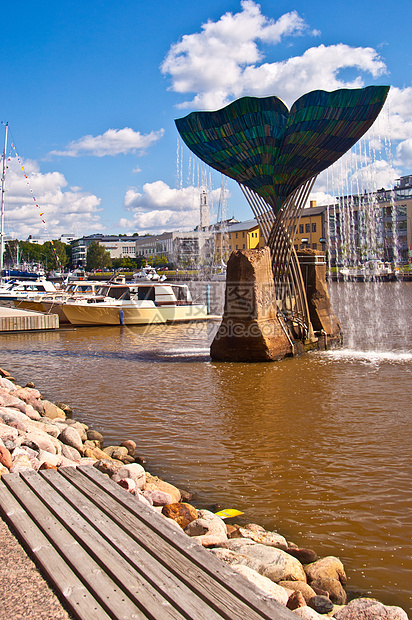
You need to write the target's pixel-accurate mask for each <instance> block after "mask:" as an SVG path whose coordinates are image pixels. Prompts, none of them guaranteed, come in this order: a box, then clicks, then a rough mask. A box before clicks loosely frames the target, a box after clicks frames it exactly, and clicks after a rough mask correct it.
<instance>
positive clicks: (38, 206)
mask: <svg viewBox="0 0 412 620" xmlns="http://www.w3.org/2000/svg"><path fill="white" fill-rule="evenodd" d="M11 148H12V149H13V151H14V154H15V156H16V159H17V161H18V163H19V166H20V168H21V170H22V172H23V176H24V178H25V179H26V184H27V186H28V188H29V191H30V193H31V195H32V198H33V201H34V204H35V205H36V207H37V209H38V210H39V216H40V219H41V221H42V222H43V224H44V226H43V229H44V232H45V233H46V235H47V237H48V239H49V241H50V244H51V246H52V250H53V252H54V255H55V257H56V262H57V265H58V266H59V268H61V264H60V259H59V255H58V254H57V250H56V247H55V245H54V242H53V239H52V238H51V237H50V235H49V233H48V230H47V225H46V220H45V219H43V216H44V211H42V210H41V207H40V205H39V204H38V202H37V199H36V196H35V195H34V194H33V189H32V188H31V186H30V180H29V177H28V176H27V174H26V173H25V172H24V166H23V164H22V161H21V159H20V156H19V154H18V152H17V151H16V147H15V146H14V144H13V143H12V144H11ZM10 159H11V158H10V157H9V158H8V161H10Z"/></svg>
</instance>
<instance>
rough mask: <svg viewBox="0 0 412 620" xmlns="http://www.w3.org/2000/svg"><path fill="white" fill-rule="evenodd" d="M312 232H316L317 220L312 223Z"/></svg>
mask: <svg viewBox="0 0 412 620" xmlns="http://www.w3.org/2000/svg"><path fill="white" fill-rule="evenodd" d="M312 232H316V222H313V223H312Z"/></svg>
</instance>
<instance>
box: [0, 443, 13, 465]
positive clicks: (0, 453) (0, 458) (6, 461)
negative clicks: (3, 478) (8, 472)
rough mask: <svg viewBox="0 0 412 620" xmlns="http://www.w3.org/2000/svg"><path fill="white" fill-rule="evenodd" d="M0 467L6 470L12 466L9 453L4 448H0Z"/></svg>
mask: <svg viewBox="0 0 412 620" xmlns="http://www.w3.org/2000/svg"><path fill="white" fill-rule="evenodd" d="M0 465H2V466H3V467H7V469H10V467H11V466H12V460H11V454H10V451H9V450H7V448H5V447H4V446H0Z"/></svg>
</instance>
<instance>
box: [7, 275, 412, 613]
mask: <svg viewBox="0 0 412 620" xmlns="http://www.w3.org/2000/svg"><path fill="white" fill-rule="evenodd" d="M353 286H357V287H358V288H357V289H355V290H353V289H349V293H350V294H349V295H348V290H347V289H344V288H343V287H342V288H340V285H336V286H335V287H334V289H333V290H332V296H333V303H334V308H335V310H336V313H337V315H338V316H339V318H340V320H341V322H342V325H343V329H344V333H345V334H346V335H347V340H346V342H347V344H346V345H345V348H344V349H341V350H336V351H328V352H325V353H312V354H308V355H306V356H303V357H301V358H295V359H286V360H283V361H281V362H276V363H267V364H266V363H262V364H227V363H218V362H212V361H211V360H210V358H209V354H208V351H209V344H210V342H211V339H212V337H213V333H214V332H213V330H216V328H217V325H216V324H211V325H208V326H205V325H203V326H201V325H198V326H193V325H191V326H189V325H180V326H173V327H164V326H156V328H151V329H146V328H144V327H123V328H119V327H106V328H102V327H96V328H81V329H75V330H73V329H69V330H61V331H59V332H52V333H47V332H45V333H41V334H9V335H5V336H2V337H1V342H2V366H5V367H6V368H8V369H10V370H11V371H12V372H13V374H15V375H16V376H17V377H19V378H22V379H23V380H25V379H27V380H28V379H31V380H33V381H34V382H35V383H36V385H37V386H38V387H39V388H40V389H41V390H42V392H43V393H44V395H45V396H46V397H49V398H51V399H52V400H64V401H67V402H69V403H71V404H72V406H73V407H74V410H75V414H76V417H78V418H79V419H82V420H84V421H85V422H87V423H88V424H89V425H91V426H93V427H94V428H96V429H99V430H102V431H103V432H104V434H105V436H106V437H107V440H108V442H112V441H113V442H119V441H122V440H123V439H125V438H126V437H130V438H132V439H134V440H135V441H136V443H137V445H138V451H139V452H140V454H142V455H144V456H146V457H147V458H148V461H149V465H148V468H149V470H151V471H152V472H153V473H155V474H158V475H161V476H163V477H164V478H165V479H167V480H170V481H171V482H174V483H175V484H177V485H178V486H181V487H183V488H188V489H189V490H190V491H192V492H193V493H194V502H195V503H196V505H198V506H210V505H211V504H213V503H215V502H219V503H220V504H221V505H222V506H224V507H231V508H238V509H240V510H243V511H244V512H245V514H244V517H242V518H243V520H244V521H246V522H247V521H256V522H258V523H261V524H262V525H264V526H265V527H267V528H276V529H278V530H279V531H280V532H281V533H282V534H284V535H286V536H287V537H288V538H289V539H291V540H293V541H294V542H296V543H298V544H302V545H306V546H312V547H313V548H315V549H316V550H317V552H318V553H319V554H322V555H326V554H334V555H339V556H340V557H341V558H342V560H343V562H344V563H345V565H346V567H347V570H348V573H349V588H352V589H361V590H365V591H367V592H368V591H370V592H372V593H373V595H374V596H376V597H377V598H379V599H381V600H382V601H384V602H387V603H391V604H399V605H402V606H403V607H404V608H405V609H407V610H408V609H410V607H411V588H410V581H411V571H412V560H411V556H412V544H411V539H410V532H411V526H412V498H411V494H410V488H411V479H412V473H411V467H410V462H411V457H412V422H411V420H410V385H411V374H412V343H411V334H410V330H408V328H407V325H408V321H407V319H406V318H405V312H406V313H407V312H408V311H409V310H408V308H410V305H411V303H412V287H411V286H410V285H408V284H405V285H398V284H394V285H392V284H390V283H387V284H385V285H382V286H380V287H379V307H378V317H379V320H377V319H376V317H374V316H372V312H371V310H370V309H365V308H364V310H363V314H362V291H363V292H364V297H365V301H368V302H369V300H370V299H372V300H374V299H375V298H376V297H375V296H374V295H372V294H371V293H370V291H369V289H366V288H365V287H363V285H359V284H354V285H353ZM395 287H396V288H395ZM351 290H352V292H350V291H351ZM395 293H396V295H395ZM399 294H402V296H403V303H402V306H401V307H399V305H398V302H396V304H395V305H394V300H395V299H398V297H399ZM355 302H356V303H357V304H358V305H356V304H355ZM351 304H352V307H353V308H352V309H353V312H351V311H350V306H351ZM395 312H397V313H398V314H399V315H401V318H399V316H397V318H396V320H395V319H394V314H395ZM354 316H355V317H356V321H355V325H354V329H355V335H353V332H351V331H350V330H351V321H352V322H353V320H354V318H353V317H354ZM362 325H367V326H368V329H367V330H363V331H362V329H361V326H362ZM378 325H379V332H378ZM371 326H372V327H373V329H372V328H371ZM370 334H374V336H373V338H372V337H371V336H370Z"/></svg>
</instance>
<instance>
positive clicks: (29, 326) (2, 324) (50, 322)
mask: <svg viewBox="0 0 412 620" xmlns="http://www.w3.org/2000/svg"><path fill="white" fill-rule="evenodd" d="M58 327H59V317H58V316H57V314H45V313H43V312H32V311H30V310H18V309H17V308H6V307H2V306H0V333H3V332H22V331H35V330H44V329H58Z"/></svg>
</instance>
